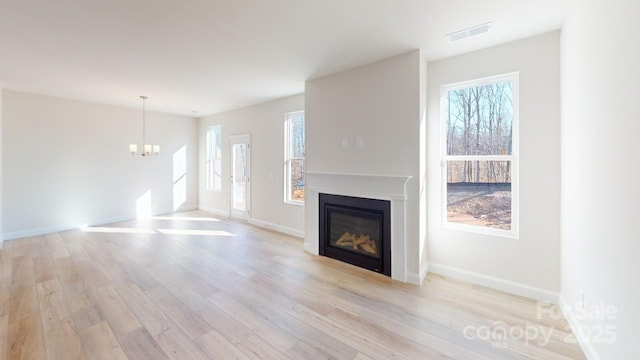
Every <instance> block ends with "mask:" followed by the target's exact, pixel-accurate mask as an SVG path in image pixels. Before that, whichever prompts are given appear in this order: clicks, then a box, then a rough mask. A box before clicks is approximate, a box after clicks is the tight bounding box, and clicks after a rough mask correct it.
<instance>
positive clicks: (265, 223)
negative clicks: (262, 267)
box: [198, 205, 304, 238]
mask: <svg viewBox="0 0 640 360" xmlns="http://www.w3.org/2000/svg"><path fill="white" fill-rule="evenodd" d="M198 208H199V209H200V210H202V211H205V212H208V213H211V214H214V215H218V216H222V217H225V218H228V217H229V212H228V211H224V210H220V209H216V208H212V207H209V206H205V205H200V206H199V207H198ZM248 222H249V224H251V225H255V226H259V227H263V228H265V229H271V230H274V231H277V232H281V233H283V234H287V235H291V236H295V237H299V238H304V231H300V230H297V229H294V228H290V227H287V226H284V225H279V224H274V223H272V222H269V221H264V220H260V219H255V218H250V219H249V220H248Z"/></svg>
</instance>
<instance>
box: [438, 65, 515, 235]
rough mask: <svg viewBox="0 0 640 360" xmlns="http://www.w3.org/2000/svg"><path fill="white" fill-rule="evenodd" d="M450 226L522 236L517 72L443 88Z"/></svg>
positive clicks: (445, 200)
mask: <svg viewBox="0 0 640 360" xmlns="http://www.w3.org/2000/svg"><path fill="white" fill-rule="evenodd" d="M442 108H443V109H444V111H443V115H444V116H443V126H442V129H443V131H442V136H443V141H442V143H443V145H444V149H443V150H442V154H443V159H442V160H443V161H442V165H443V181H442V183H443V193H444V196H443V212H444V213H445V214H446V216H443V218H444V223H445V225H446V226H447V227H451V228H458V229H463V230H470V231H476V232H480V233H486V234H495V235H504V236H511V237H517V236H518V229H517V225H518V221H517V220H518V201H517V200H518V191H517V189H518V141H517V140H518V74H517V73H516V74H508V75H503V76H497V77H492V78H487V79H481V80H476V81H470V82H464V83H458V84H452V85H447V86H444V87H443V93H442Z"/></svg>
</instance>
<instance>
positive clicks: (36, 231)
mask: <svg viewBox="0 0 640 360" xmlns="http://www.w3.org/2000/svg"><path fill="white" fill-rule="evenodd" d="M197 208H198V206H197V205H183V206H181V207H180V208H179V209H178V210H176V211H178V212H179V211H189V210H195V209H197ZM176 211H173V210H168V209H165V210H161V211H158V212H157V213H155V214H154V215H152V216H157V215H162V214H170V213H173V212H176ZM130 220H135V217H133V216H127V215H123V216H115V217H111V218H106V219H99V220H91V221H87V222H84V223H80V224H65V225H56V226H45V227H39V228H33V229H26V230H20V231H14V232H10V233H4V234H2V239H1V241H0V243H1V242H3V241H4V240H13V239H21V238H25V237H31V236H39V235H44V234H51V233H55V232H60V231H67V230H73V229H80V228H83V227H85V226H98V225H106V224H113V223H119V222H123V221H130Z"/></svg>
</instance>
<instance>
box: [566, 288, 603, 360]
mask: <svg viewBox="0 0 640 360" xmlns="http://www.w3.org/2000/svg"><path fill="white" fill-rule="evenodd" d="M559 305H560V309H561V310H562V313H563V314H564V317H565V318H566V319H567V322H568V323H569V326H570V327H571V331H572V332H573V335H574V336H575V337H576V340H577V341H578V344H579V345H580V348H581V349H582V351H583V352H584V355H585V356H586V357H587V359H589V360H600V356H599V355H598V353H597V352H596V350H595V349H594V348H593V344H591V342H590V341H589V339H588V338H587V337H585V336H584V333H583V332H582V331H580V329H581V327H580V323H579V322H578V319H577V318H576V315H575V313H574V312H573V307H572V306H571V305H569V303H567V301H566V300H565V298H564V296H562V295H560V304H559Z"/></svg>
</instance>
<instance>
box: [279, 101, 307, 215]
mask: <svg viewBox="0 0 640 360" xmlns="http://www.w3.org/2000/svg"><path fill="white" fill-rule="evenodd" d="M284 139H285V149H284V151H285V156H284V167H285V202H288V203H293V204H302V203H304V140H305V139H304V111H296V112H291V113H287V114H285V120H284Z"/></svg>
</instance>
